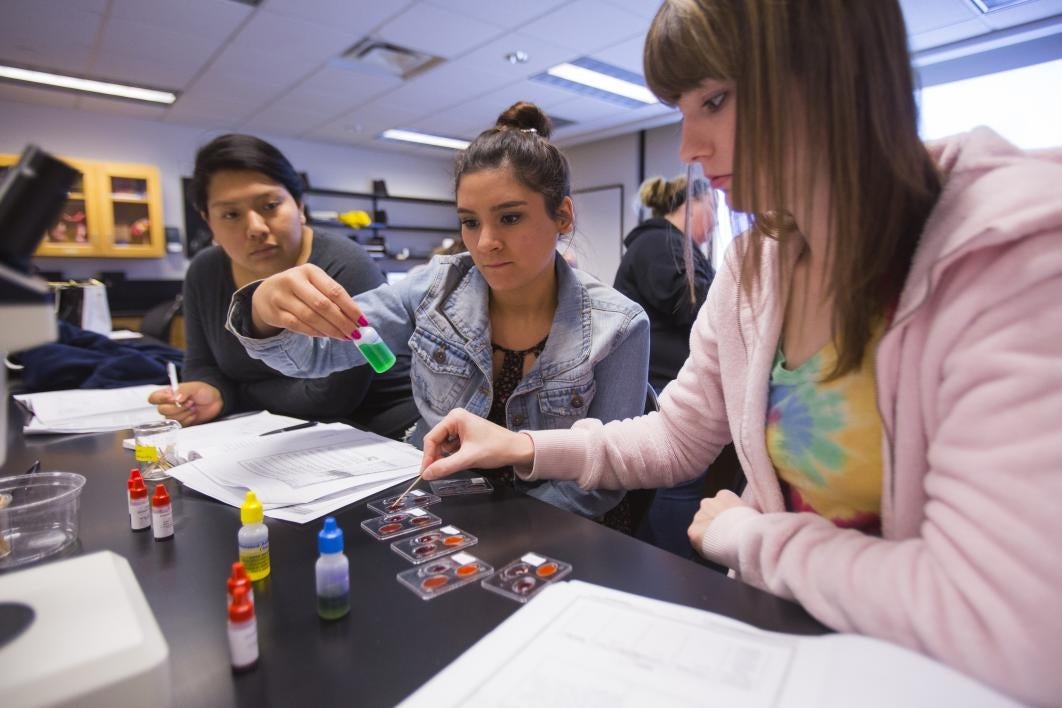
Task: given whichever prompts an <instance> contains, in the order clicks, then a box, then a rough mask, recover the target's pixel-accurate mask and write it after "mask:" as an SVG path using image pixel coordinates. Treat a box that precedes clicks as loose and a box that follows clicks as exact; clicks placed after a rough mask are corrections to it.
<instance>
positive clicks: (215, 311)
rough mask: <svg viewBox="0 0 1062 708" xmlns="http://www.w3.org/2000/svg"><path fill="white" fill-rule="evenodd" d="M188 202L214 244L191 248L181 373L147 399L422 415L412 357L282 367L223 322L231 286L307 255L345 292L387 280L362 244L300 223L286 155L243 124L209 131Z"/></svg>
mask: <svg viewBox="0 0 1062 708" xmlns="http://www.w3.org/2000/svg"><path fill="white" fill-rule="evenodd" d="M192 182H193V186H192V188H193V199H194V203H195V207H196V208H197V209H198V210H199V211H200V212H201V213H202V215H203V218H204V220H205V221H206V222H207V225H208V226H209V227H210V230H211V232H212V234H213V236H214V241H215V243H216V244H217V245H215V246H213V247H211V248H208V249H205V250H204V251H201V252H200V253H198V254H197V255H196V257H195V258H194V259H193V261H192V263H191V264H190V265H189V267H188V273H187V275H186V276H185V281H184V315H185V339H186V343H187V344H186V354H185V362H184V371H183V374H184V379H185V380H184V381H183V382H182V383H181V384H180V385H179V386H178V396H177V399H176V400H174V397H173V395H172V393H171V392H170V390H169V389H168V388H162V389H159V390H157V391H155V392H153V393H152V394H151V396H150V398H149V399H148V400H149V401H150V402H151V403H154V404H156V405H157V406H158V410H159V413H161V414H162V415H164V416H166V417H167V418H173V419H175V420H177V421H179V422H180V423H181V425H185V426H187V425H195V424H197V423H205V422H208V421H211V420H214V419H216V418H218V417H221V416H225V415H229V414H231V413H240V412H243V411H251V410H262V409H264V410H268V411H270V412H272V413H277V414H283V415H290V416H295V417H299V418H311V419H314V420H322V419H327V420H335V419H340V420H344V421H346V422H350V423H353V424H355V425H357V426H359V427H361V428H364V429H368V430H372V431H373V432H377V433H380V434H381V435H387V436H388V437H392V438H400V437H401V436H402V435H403V433H404V432H405V430H406V429H407V428H409V427H410V426H411V425H412V424H413V423H414V422H416V420H417V417H418V416H417V412H416V407H415V404H414V403H413V398H412V392H411V389H410V382H409V357H408V356H406V357H401V358H399V360H398V362H396V364H395V366H394V367H392V368H391V370H390V371H388V372H386V373H384V374H375V373H373V371H372V370H371V369H369V368H368V367H364V368H359V369H352V370H349V371H343V372H337V373H335V374H332V375H329V376H321V377H311V378H305V377H303V378H295V377H290V376H284V375H281V374H279V373H277V371H276V370H275V369H272V368H270V367H268V366H266V365H265V364H262V363H261V362H258V361H255V360H254V359H252V358H251V357H249V356H247V353H246V352H245V351H244V349H243V347H242V346H241V345H240V343H239V342H238V341H236V339H235V338H233V337H232V335H230V334H229V333H228V332H226V331H225V316H226V313H227V311H228V307H229V301H230V300H231V299H232V294H233V293H234V292H235V291H236V290H237V289H238V288H241V287H243V286H245V285H247V284H248V283H252V282H255V281H258V280H261V279H263V278H268V277H269V276H271V275H275V274H277V273H280V272H283V271H285V270H287V269H289V268H293V267H295V266H298V265H302V264H307V263H309V264H313V266H314V267H316V268H320V269H321V270H322V271H323V272H325V273H328V274H329V276H330V277H332V278H334V279H335V280H336V281H337V282H339V283H341V284H342V286H343V288H345V289H346V290H347V291H349V292H354V293H359V292H363V291H365V290H370V289H372V288H375V287H377V286H379V285H380V284H381V283H383V282H384V276H383V273H381V272H380V269H379V268H378V267H377V266H376V264H375V263H374V262H373V261H372V259H371V258H370V257H369V255H368V254H367V253H366V252H365V251H364V250H363V249H362V248H361V247H360V246H358V245H357V244H356V243H354V242H353V241H350V240H348V239H343V238H339V237H336V236H331V235H326V234H315V233H314V231H313V230H312V229H310V228H309V227H308V226H307V225H306V217H305V214H304V212H303V208H302V192H303V186H302V180H301V179H300V178H299V176H298V174H297V173H296V172H295V169H294V168H293V167H292V165H291V163H290V162H288V160H287V158H285V157H284V155H283V154H281V153H280V151H279V150H277V149H276V148H275V147H273V146H272V145H270V144H269V143H267V142H265V141H263V140H260V139H258V138H256V137H253V136H250V135H238V134H229V135H222V136H220V137H218V138H215V139H214V140H212V141H211V142H210V143H208V144H206V145H204V146H203V147H202V148H200V150H199V152H198V153H197V154H196V160H195V170H194V173H193V176H192Z"/></svg>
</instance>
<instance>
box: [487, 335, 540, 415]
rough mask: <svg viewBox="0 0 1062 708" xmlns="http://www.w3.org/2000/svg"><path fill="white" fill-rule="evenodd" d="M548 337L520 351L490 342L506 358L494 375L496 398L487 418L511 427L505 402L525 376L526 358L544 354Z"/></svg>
mask: <svg viewBox="0 0 1062 708" xmlns="http://www.w3.org/2000/svg"><path fill="white" fill-rule="evenodd" d="M547 339H549V335H546V337H544V338H543V339H542V341H541V342H539V343H538V344H536V345H535V346H533V347H531V348H530V349H523V350H519V351H517V350H513V349H506V348H505V347H501V346H498V345H497V344H495V343H494V342H491V343H490V347H491V349H493V350H494V351H496V352H501V353H502V354H504V355H505V358H504V359H503V360H502V365H501V369H499V370H498V373H497V374H495V376H494V400H493V401H491V404H490V413H488V414H487V420H489V421H490V422H492V423H497V424H498V425H500V426H502V427H503V428H507V427H509V426H508V424H507V421H506V420H505V404H506V403H508V402H509V396H511V395H513V391H515V390H516V386H517V384H519V383H520V380H521V379H523V378H524V359H525V358H526V357H527V355H528V354H534V355H535V356H539V355H540V354H542V350H543V349H545V348H546V340H547Z"/></svg>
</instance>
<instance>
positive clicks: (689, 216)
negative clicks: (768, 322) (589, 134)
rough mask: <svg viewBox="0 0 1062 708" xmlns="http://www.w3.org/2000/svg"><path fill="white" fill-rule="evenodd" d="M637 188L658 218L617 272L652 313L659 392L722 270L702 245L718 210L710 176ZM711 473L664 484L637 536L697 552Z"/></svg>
mask: <svg viewBox="0 0 1062 708" xmlns="http://www.w3.org/2000/svg"><path fill="white" fill-rule="evenodd" d="M638 193H639V196H640V197H641V201H642V204H643V205H645V206H646V207H648V208H650V209H651V210H652V218H651V219H647V220H645V221H643V222H642V223H640V224H638V225H637V226H635V227H634V229H633V230H632V231H631V232H630V233H629V234H627V237H626V238H625V239H624V240H623V243H624V245H625V246H626V247H627V250H626V251H625V252H624V254H623V259H622V260H621V261H620V265H619V269H618V270H617V271H616V282H615V288H616V290H619V291H620V292H621V293H623V294H624V295H626V296H627V297H629V298H630V299H631V300H634V301H635V302H636V303H638V304H639V305H641V306H642V307H643V308H645V313H646V314H647V315H649V384H650V385H651V386H652V387H653V389H654V390H655V391H656V392H657V393H660V392H661V391H663V390H664V387H665V386H666V385H667V384H669V383H671V381H673V380H674V378H675V377H676V376H678V372H679V369H681V368H682V365H683V364H684V363H686V359H687V358H688V357H689V355H690V329H691V328H692V327H693V320H694V318H695V317H696V316H697V313H698V312H699V311H700V309H701V305H703V304H704V299H705V298H706V297H707V296H708V286H709V285H711V284H712V278H713V277H714V276H715V273H714V272H713V271H712V266H711V264H710V263H709V262H708V259H707V258H706V257H705V255H704V253H703V252H702V250H701V249H702V248H703V247H704V244H705V243H707V242H708V236H709V234H710V233H711V230H712V227H713V226H714V225H715V214H714V211H715V210H714V204H713V202H712V192H711V189H710V188H709V185H708V182H707V180H704V179H695V180H693V182H691V183H688V184H687V177H686V176H685V175H679V176H677V177H675V178H674V179H671V180H666V179H664V178H663V177H653V178H651V179H648V180H646V181H645V182H644V183H643V184H642V186H641V188H640V189H639V190H638ZM687 263H691V264H692V267H691V268H687V267H686V264H687ZM705 474H706V473H705ZM705 474H700V475H698V476H696V477H694V478H693V479H691V480H688V481H686V482H683V483H681V484H678V485H676V486H674V487H670V488H662V489H657V490H656V492H655V493H654V494H653V498H652V501H651V502H650V503H649V507H648V509H647V510H646V512H645V516H644V518H643V519H642V520H641V524H640V527H639V528H637V529H636V535H637V536H638V537H639V538H641V539H642V540H644V541H648V542H649V543H652V544H653V545H655V546H658V547H660V548H663V549H666V550H668V551H671V552H672V553H675V554H676V555H680V556H683V557H684V558H696V553H695V551H694V550H693V547H692V546H690V542H689V539H687V538H686V528H687V527H688V526H689V524H690V520H692V519H693V515H694V514H696V513H697V507H698V506H699V504H700V501H701V498H702V497H703V496H704V489H705V485H704V480H705Z"/></svg>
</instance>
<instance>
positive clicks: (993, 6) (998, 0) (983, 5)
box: [970, 0, 1029, 15]
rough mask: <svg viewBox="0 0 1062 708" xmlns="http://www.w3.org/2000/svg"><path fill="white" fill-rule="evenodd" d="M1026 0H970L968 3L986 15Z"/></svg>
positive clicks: (1026, 0) (1021, 3) (1027, 0)
mask: <svg viewBox="0 0 1062 708" xmlns="http://www.w3.org/2000/svg"><path fill="white" fill-rule="evenodd" d="M1027 2H1029V0H970V3H971V4H972V5H973V6H974V7H976V8H977V10H978V12H980V13H981V14H982V15H987V14H988V13H990V12H997V11H999V10H1006V9H1007V8H1009V7H1014V6H1015V5H1023V4H1025V3H1027Z"/></svg>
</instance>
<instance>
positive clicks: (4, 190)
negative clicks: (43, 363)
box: [0, 145, 78, 464]
mask: <svg viewBox="0 0 1062 708" xmlns="http://www.w3.org/2000/svg"><path fill="white" fill-rule="evenodd" d="M77 176H78V172H77V170H75V169H74V168H72V167H70V166H69V165H67V164H66V163H64V162H60V161H59V160H57V159H55V158H54V157H52V156H51V155H49V154H48V153H46V152H44V151H43V150H41V149H40V148H38V147H37V146H35V145H30V146H29V147H27V148H26V149H25V150H24V151H23V152H22V156H21V157H20V158H19V161H18V163H17V164H16V165H15V166H14V167H12V168H11V169H10V170H9V171H8V172H7V174H6V175H4V178H3V181H2V182H0V318H2V321H3V327H0V356H6V355H7V353H8V352H13V351H20V350H22V349H26V348H28V347H35V346H37V345H39V344H44V343H46V342H51V341H53V340H54V339H55V337H56V326H55V307H54V305H53V302H52V294H51V291H50V290H49V288H48V284H47V283H45V282H44V281H43V280H41V279H40V278H35V277H33V276H31V275H30V274H29V271H30V256H31V255H32V254H33V251H34V249H36V248H37V244H38V243H39V242H40V240H41V239H42V238H43V237H44V232H45V230H46V229H47V228H48V227H50V226H51V225H52V224H53V223H54V222H55V220H56V218H57V217H58V215H59V212H60V211H61V210H62V208H63V204H65V203H66V194H67V192H68V191H69V189H70V186H71V185H72V184H73V183H74V181H75V180H76V179H77ZM7 409H8V404H7V370H6V369H2V368H0V432H2V433H6V431H7ZM5 459H7V436H6V434H0V464H3V462H4V460H5Z"/></svg>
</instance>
